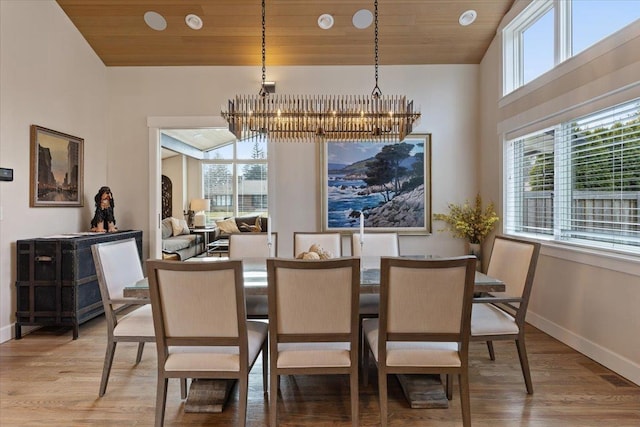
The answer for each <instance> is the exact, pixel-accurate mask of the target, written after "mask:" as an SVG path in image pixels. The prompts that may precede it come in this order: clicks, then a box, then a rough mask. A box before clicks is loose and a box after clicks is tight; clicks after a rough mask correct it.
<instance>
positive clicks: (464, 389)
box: [458, 369, 471, 427]
mask: <svg viewBox="0 0 640 427" xmlns="http://www.w3.org/2000/svg"><path fill="white" fill-rule="evenodd" d="M458 382H459V383H460V406H461V407H462V425H463V426H464V427H471V403H470V400H469V373H468V370H466V369H464V370H463V371H462V373H460V374H459V375H458Z"/></svg>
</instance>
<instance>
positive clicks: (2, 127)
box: [0, 0, 127, 342]
mask: <svg viewBox="0 0 640 427" xmlns="http://www.w3.org/2000/svg"><path fill="white" fill-rule="evenodd" d="M0 43H1V45H0V94H1V96H0V166H2V167H6V168H13V170H14V181H13V182H0V209H1V215H0V342H2V341H6V340H7V339H10V338H11V337H12V336H13V331H12V326H13V323H14V321H15V318H14V315H15V310H16V305H15V299H16V297H15V278H16V274H15V264H16V243H15V242H16V240H18V239H27V238H33V237H39V236H47V235H52V234H58V233H64V232H76V231H87V230H88V229H89V224H90V222H91V218H92V217H93V212H94V202H93V197H94V196H95V194H96V193H97V191H98V189H99V188H100V187H101V186H103V185H110V186H111V189H112V191H113V193H114V196H115V198H116V203H117V202H118V195H120V194H123V193H124V192H125V191H126V188H127V185H126V183H123V182H119V183H113V182H110V181H109V180H108V179H107V156H108V154H107V146H108V144H109V142H110V141H111V139H112V138H111V135H110V134H109V132H110V130H109V128H108V127H107V123H108V120H107V79H106V67H105V66H104V65H103V64H102V62H101V61H100V60H99V59H98V57H97V56H96V55H95V53H94V52H93V50H92V49H91V48H90V47H89V45H88V44H87V42H86V41H85V40H84V39H83V38H82V36H81V35H80V33H79V32H78V31H77V30H76V28H75V27H74V26H73V24H72V23H71V21H69V19H68V18H67V16H66V15H65V14H64V13H63V12H62V10H61V9H60V7H59V6H58V4H57V3H55V2H53V1H35V0H34V1H29V0H22V1H4V0H3V1H0ZM32 124H36V125H39V126H43V127H46V128H50V129H54V130H57V131H60V132H64V133H67V134H71V135H74V136H77V137H80V138H84V188H85V194H84V207H82V208H69V207H66V208H51V207H39V208H30V207H29V164H30V151H29V147H30V142H29V126H30V125H32ZM114 157H116V156H114ZM117 206H118V205H117ZM121 206H122V205H119V206H118V207H117V209H116V220H117V221H118V225H120V217H119V216H118V214H121V213H122V212H123V210H124V209H123V208H122V207H121Z"/></svg>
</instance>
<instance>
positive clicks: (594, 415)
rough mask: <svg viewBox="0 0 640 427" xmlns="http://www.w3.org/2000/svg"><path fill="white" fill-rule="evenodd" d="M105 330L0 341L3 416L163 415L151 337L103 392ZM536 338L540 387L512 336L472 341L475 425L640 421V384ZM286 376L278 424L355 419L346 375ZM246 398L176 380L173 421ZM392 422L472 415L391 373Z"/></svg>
mask: <svg viewBox="0 0 640 427" xmlns="http://www.w3.org/2000/svg"><path fill="white" fill-rule="evenodd" d="M105 333H106V331H105V322H104V318H103V317H102V316H101V317H99V318H97V319H94V320H91V321H89V322H87V323H86V324H84V325H82V326H81V327H80V337H79V338H78V340H76V341H73V340H72V339H71V332H70V331H69V330H68V329H44V328H43V329H41V330H38V331H35V332H33V333H31V334H29V335H26V336H25V337H24V338H23V339H21V340H18V341H15V340H12V341H9V342H6V343H3V344H2V345H0V425H1V426H2V427H8V426H20V427H23V426H64V427H68V426H151V425H153V422H154V408H155V389H156V371H155V369H156V367H155V365H156V353H155V351H156V349H155V345H154V344H149V345H147V348H145V353H144V355H143V360H142V362H141V363H140V364H139V365H138V366H134V360H135V349H136V346H135V344H122V343H121V344H119V347H118V348H117V350H116V355H115V360H114V366H113V369H112V371H111V378H110V381H109V385H108V387H107V393H106V394H105V396H104V397H103V398H98V387H99V383H100V375H101V372H102V363H103V358H104V350H105ZM527 339H528V341H527V343H528V350H529V359H530V364H531V369H532V377H533V384H534V388H535V394H534V395H532V396H529V395H527V394H526V391H525V387H524V382H523V379H522V374H521V372H520V366H519V363H518V357H517V353H516V349H515V345H514V344H513V343H508V342H496V343H495V349H496V361H495V362H491V361H490V360H489V357H488V355H487V351H486V346H485V345H484V344H483V343H471V354H470V359H471V367H470V382H471V386H470V391H471V412H472V422H473V425H474V426H491V427H498V426H509V427H511V426H536V427H537V426H539V427H554V426H563V427H564V426H581V427H582V426H597V427H608V426H635V427H637V426H640V387H638V386H636V385H634V384H632V383H630V382H629V381H627V380H625V379H623V378H621V377H620V376H618V375H616V374H615V373H613V372H611V371H609V370H608V369H606V368H604V367H602V366H601V365H599V364H598V363H596V362H594V361H592V360H590V359H589V358H587V357H585V356H583V355H581V354H580V353H577V352H576V351H574V350H572V349H570V348H569V347H567V346H565V345H564V344H561V343H560V342H558V341H556V340H555V339H553V338H551V337H549V336H548V335H546V334H544V333H542V332H540V331H538V330H537V329H535V328H533V327H528V330H527ZM259 360H260V358H259ZM374 369H375V368H372V372H371V376H370V380H371V381H370V384H369V386H368V387H363V386H362V385H361V386H360V425H363V426H370V425H378V424H379V410H378V389H377V381H376V379H375V371H373V370H374ZM261 372H262V366H260V365H258V364H256V366H255V367H254V369H253V371H252V373H251V377H250V392H249V405H248V414H247V425H248V426H266V425H267V424H268V412H267V411H268V397H267V396H265V395H263V393H262V377H261ZM281 388H282V389H281V397H280V398H279V401H278V415H279V425H281V426H311V425H313V426H350V425H351V422H350V418H349V416H350V415H349V414H350V410H349V384H348V380H347V377H346V376H344V377H341V376H329V377H326V376H318V377H313V376H295V377H283V379H282V384H281ZM237 400H238V393H237V390H234V391H233V392H232V395H231V397H230V400H229V402H228V403H227V405H226V407H225V410H224V412H223V413H221V414H191V413H184V411H183V407H184V402H183V401H181V400H180V391H179V384H178V382H177V380H173V381H170V382H169V393H168V399H167V411H166V419H165V425H166V426H178V425H185V426H207V425H209V426H213V425H218V426H233V425H236V421H237V415H238V414H237V408H238V404H237ZM389 425H391V426H459V425H462V423H461V414H460V399H459V396H458V387H457V384H456V386H455V387H454V394H453V400H452V401H450V402H449V408H448V409H410V408H409V407H408V405H407V402H406V400H405V399H404V396H403V394H402V392H401V389H400V387H399V385H398V382H397V380H396V379H395V377H392V378H390V380H389Z"/></svg>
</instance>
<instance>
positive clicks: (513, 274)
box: [487, 236, 540, 297]
mask: <svg viewBox="0 0 640 427" xmlns="http://www.w3.org/2000/svg"><path fill="white" fill-rule="evenodd" d="M539 249H540V248H539V245H538V246H536V244H534V243H532V242H526V241H521V240H517V239H512V238H507V237H503V236H496V238H495V240H494V241H493V249H492V251H491V257H490V259H489V265H488V267H487V275H489V276H491V277H495V278H498V279H500V280H502V281H503V282H504V283H505V284H506V291H505V292H504V293H503V294H501V295H503V296H510V297H521V296H524V293H525V288H526V287H527V284H528V281H527V279H528V278H529V276H530V275H531V276H532V275H533V271H535V264H536V262H535V261H536V260H537V258H538V251H539ZM529 290H530V286H529Z"/></svg>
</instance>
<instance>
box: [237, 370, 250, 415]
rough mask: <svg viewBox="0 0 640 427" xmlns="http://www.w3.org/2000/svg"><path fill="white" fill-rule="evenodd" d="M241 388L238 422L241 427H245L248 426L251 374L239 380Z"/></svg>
mask: <svg viewBox="0 0 640 427" xmlns="http://www.w3.org/2000/svg"><path fill="white" fill-rule="evenodd" d="M238 382H239V384H238V386H239V387H240V396H239V403H240V407H239V409H238V410H239V411H240V412H239V413H238V421H239V424H238V425H239V426H240V427H244V426H245V425H246V424H247V396H248V394H249V374H247V375H244V376H243V377H242V378H240V379H239V380H238Z"/></svg>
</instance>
